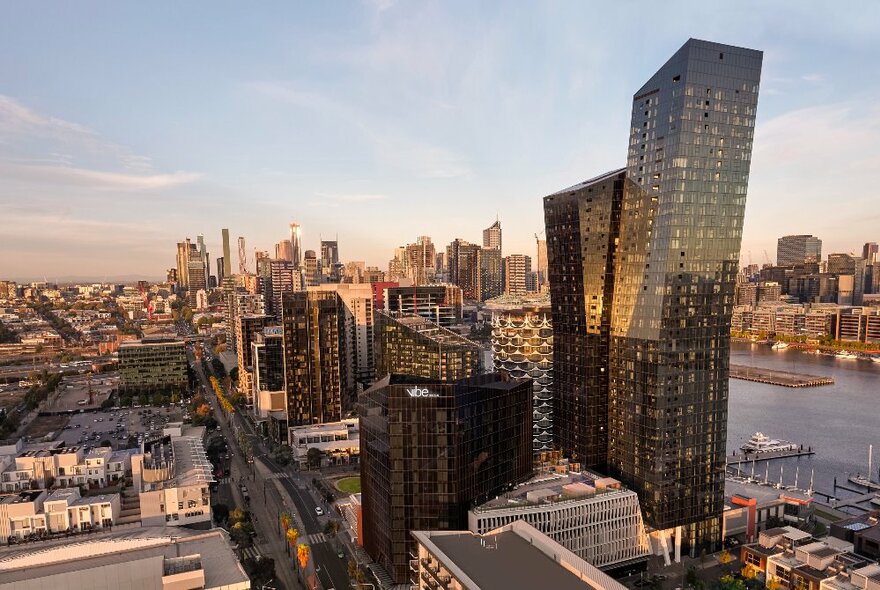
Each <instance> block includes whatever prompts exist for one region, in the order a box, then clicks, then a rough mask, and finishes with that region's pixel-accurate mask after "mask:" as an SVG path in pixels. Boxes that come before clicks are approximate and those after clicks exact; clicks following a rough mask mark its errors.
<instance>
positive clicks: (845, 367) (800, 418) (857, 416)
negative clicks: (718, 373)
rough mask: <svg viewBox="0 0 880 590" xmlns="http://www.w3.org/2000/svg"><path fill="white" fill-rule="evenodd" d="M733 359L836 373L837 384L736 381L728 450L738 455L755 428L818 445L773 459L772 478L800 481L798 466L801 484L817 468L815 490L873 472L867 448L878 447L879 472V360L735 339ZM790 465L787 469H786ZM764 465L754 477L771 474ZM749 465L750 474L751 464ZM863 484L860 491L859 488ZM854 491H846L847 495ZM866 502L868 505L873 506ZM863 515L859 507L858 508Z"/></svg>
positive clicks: (793, 369) (732, 386)
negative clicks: (800, 453) (793, 385)
mask: <svg viewBox="0 0 880 590" xmlns="http://www.w3.org/2000/svg"><path fill="white" fill-rule="evenodd" d="M730 362H731V363H733V364H739V365H750V366H753V367H764V368H770V369H779V370H784V371H791V372H796V373H806V374H810V375H827V376H832V377H834V380H835V383H834V384H833V385H825V386H820V387H804V388H799V389H794V388H789V387H779V386H775V385H765V384H762V383H753V382H751V381H742V380H739V379H731V380H730V405H729V417H728V435H727V450H728V452H729V453H730V452H733V451H734V450H737V452H739V450H738V449H739V447H740V446H741V445H742V444H743V443H744V442H746V441H747V440H748V439H749V437H751V436H752V435H753V434H754V433H755V432H758V431H760V432H763V433H764V434H766V435H768V436H770V437H771V438H779V439H785V440H789V441H791V442H795V443H798V444H802V445H804V446H809V447H813V449H814V450H815V451H816V454H815V455H813V456H811V457H799V458H791V459H777V460H773V461H770V462H769V463H770V468H769V469H770V481H776V482H778V481H779V475H780V470H781V469H784V482H785V484H786V485H793V484H794V478H795V468H796V467H797V466H799V468H800V469H799V471H800V474H799V475H800V477H799V481H798V487H799V488H801V489H806V488H807V487H808V486H809V483H810V471H811V470H812V469H814V470H815V484H814V489H816V490H819V491H821V492H826V493H831V491H832V488H833V486H834V478H835V477H837V481H838V484H843V485H846V486H847V487H856V488H858V486H854V485H853V484H850V483H848V482H847V481H846V478H847V476H848V475H850V474H854V473H856V472H860V473H862V474H864V473H865V472H866V471H867V469H868V445H869V444H873V445H874V450H875V454H874V473H873V476H872V479H874V481H877V480H878V475H877V468H878V466H880V363H872V362H870V361H867V360H844V359H837V358H835V357H832V356H826V355H817V354H811V353H808V352H803V351H799V350H794V349H791V348H788V349H784V350H773V349H771V348H770V347H769V346H768V345H766V344H757V343H755V344H749V343H743V342H731V351H730ZM783 465H784V468H783V467H782V466H783ZM765 469H766V467H765V465H764V464H761V463H758V464H757V466H756V467H755V475H756V476H760V477H761V478H763V477H764V474H765ZM743 470H744V471H746V473H751V465H748V466H746V465H744V466H743ZM859 489H860V488H859ZM850 495H851V494H847V493H846V492H845V491H842V492H841V491H839V492H838V496H839V497H841V498H846V497H848V496H850ZM866 506H867V504H866ZM855 513H858V512H855Z"/></svg>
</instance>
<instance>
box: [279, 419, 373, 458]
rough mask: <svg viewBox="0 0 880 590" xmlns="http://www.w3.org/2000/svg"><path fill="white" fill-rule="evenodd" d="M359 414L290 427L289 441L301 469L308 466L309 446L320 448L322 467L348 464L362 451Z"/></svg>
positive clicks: (310, 447)
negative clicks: (324, 422)
mask: <svg viewBox="0 0 880 590" xmlns="http://www.w3.org/2000/svg"><path fill="white" fill-rule="evenodd" d="M358 428H359V424H358V419H357V418H346V419H344V420H341V421H339V422H328V423H326V424H312V425H309V426H294V427H292V428H290V429H288V434H287V436H288V439H287V441H286V442H287V444H289V445H290V448H291V449H292V450H293V457H294V460H296V462H297V464H299V466H300V468H301V469H306V468H308V467H309V449H318V450H319V451H321V465H320V466H321V467H326V466H328V465H345V464H347V463H351V461H352V459H353V458H354V459H356V458H357V457H358V455H360V451H361V442H360V434H359V432H360V431H359V430H358Z"/></svg>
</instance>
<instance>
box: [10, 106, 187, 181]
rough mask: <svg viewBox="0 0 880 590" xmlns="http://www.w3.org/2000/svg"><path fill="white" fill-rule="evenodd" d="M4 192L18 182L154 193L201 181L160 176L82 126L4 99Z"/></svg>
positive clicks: (182, 175)
mask: <svg viewBox="0 0 880 590" xmlns="http://www.w3.org/2000/svg"><path fill="white" fill-rule="evenodd" d="M0 137H2V138H3V141H2V142H0V173H2V174H0V178H2V180H0V188H2V187H3V182H5V181H14V182H19V183H29V184H36V185H50V186H64V187H70V188H77V187H86V188H91V189H96V190H154V189H164V188H168V187H173V186H177V185H180V184H186V183H190V182H193V181H195V180H197V179H198V178H199V177H200V175H199V174H196V173H192V172H173V173H160V172H157V171H155V170H154V168H153V165H152V160H151V159H150V158H149V157H147V156H142V155H138V154H133V153H132V152H131V150H129V149H127V148H125V147H123V146H120V145H118V144H116V143H114V142H112V141H110V140H108V139H106V138H104V137H102V136H101V135H100V134H99V133H98V132H96V131H94V130H93V129H90V128H88V127H86V126H84V125H80V124H79V123H73V122H71V121H66V120H64V119H60V118H58V117H54V116H51V115H47V114H44V113H40V112H38V111H36V110H34V109H31V108H28V107H27V106H25V105H23V104H21V103H19V102H18V101H16V100H15V99H14V98H12V97H9V96H5V95H0Z"/></svg>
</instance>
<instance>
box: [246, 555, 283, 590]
mask: <svg viewBox="0 0 880 590" xmlns="http://www.w3.org/2000/svg"><path fill="white" fill-rule="evenodd" d="M241 566H242V567H243V568H244V571H245V573H247V575H248V577H249V578H250V579H251V588H262V587H263V586H266V585H268V584H269V582H271V581H272V579H274V578H275V560H274V559H272V558H271V557H258V558H253V557H246V558H245V559H244V561H242V562H241Z"/></svg>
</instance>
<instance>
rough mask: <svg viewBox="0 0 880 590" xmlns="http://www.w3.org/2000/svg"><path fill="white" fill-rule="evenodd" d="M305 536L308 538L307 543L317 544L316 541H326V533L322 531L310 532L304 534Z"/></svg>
mask: <svg viewBox="0 0 880 590" xmlns="http://www.w3.org/2000/svg"><path fill="white" fill-rule="evenodd" d="M306 538H307V539H308V540H309V543H311V544H312V545H317V544H318V543H326V542H327V535H325V534H324V533H312V534H311V535H306Z"/></svg>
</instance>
